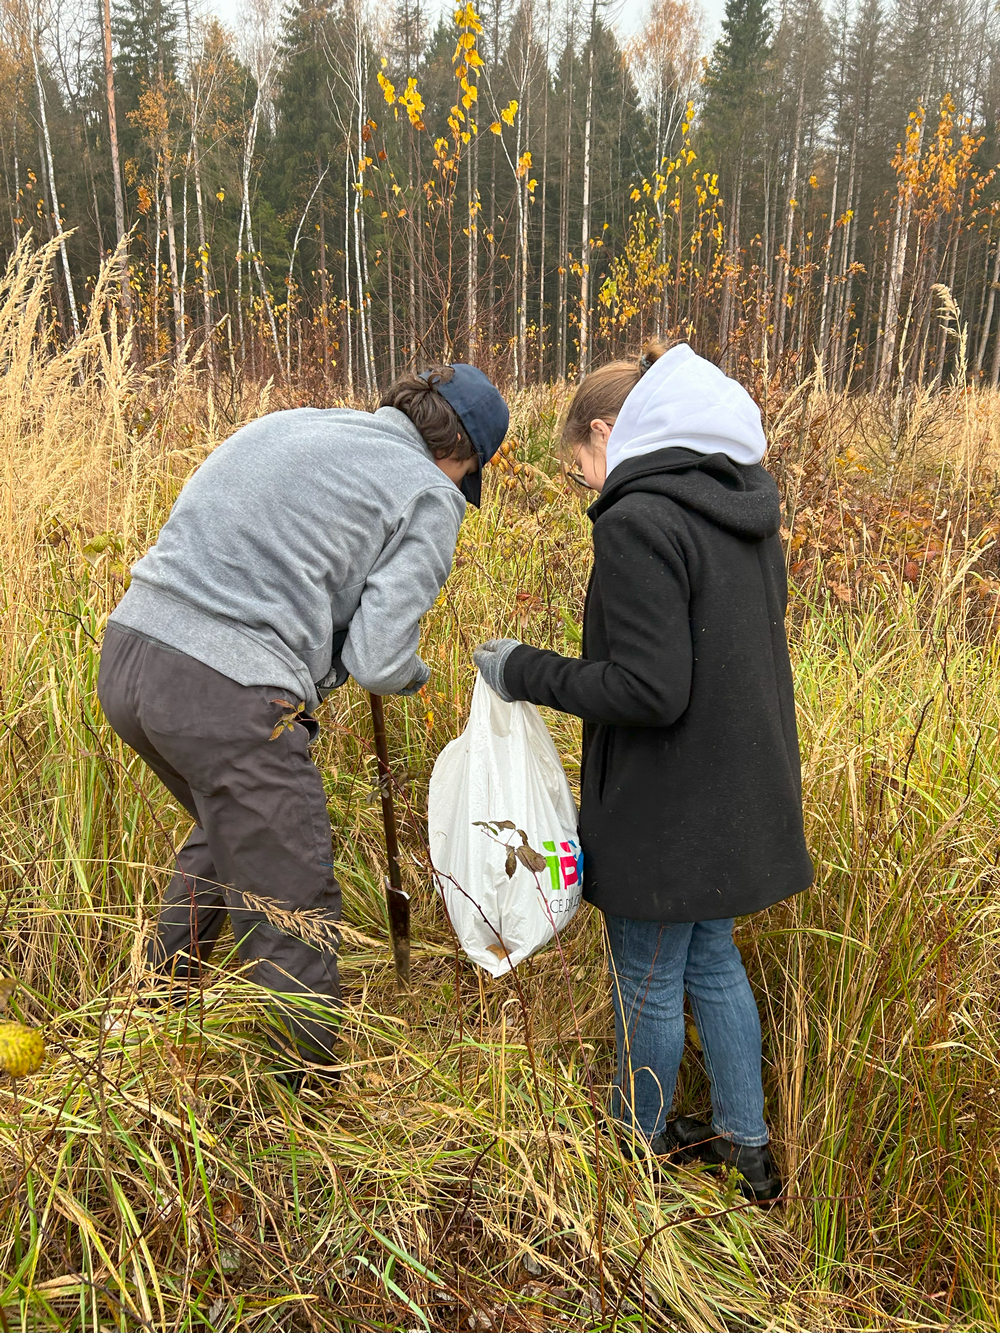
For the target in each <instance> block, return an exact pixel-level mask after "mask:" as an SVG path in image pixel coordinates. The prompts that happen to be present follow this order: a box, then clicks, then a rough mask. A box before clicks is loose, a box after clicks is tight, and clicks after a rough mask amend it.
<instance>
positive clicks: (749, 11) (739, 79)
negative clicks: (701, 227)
mask: <svg viewBox="0 0 1000 1333" xmlns="http://www.w3.org/2000/svg"><path fill="white" fill-rule="evenodd" d="M771 33H772V27H771V18H770V15H769V13H768V8H767V3H766V0H727V3H726V16H725V18H724V19H723V21H722V35H721V36H720V37H719V40H718V41H717V42H716V43H715V48H714V49H713V51H712V58H711V60H710V61H709V65H708V69H707V71H706V74H705V85H704V86H705V105H704V111H703V113H702V125H703V130H704V134H705V136H706V138H707V140H708V144H709V147H710V150H711V151H712V154H713V156H714V158H715V161H716V163H717V164H718V165H720V166H721V165H723V159H724V157H725V156H726V153H727V150H731V148H732V147H733V145H734V144H735V143H736V142H740V143H742V144H743V145H744V146H745V145H746V141H747V137H748V134H750V133H752V131H753V130H754V129H756V128H757V127H758V125H759V120H760V101H761V92H762V88H763V82H764V72H765V67H766V64H767V58H768V54H769V51H770V43H771Z"/></svg>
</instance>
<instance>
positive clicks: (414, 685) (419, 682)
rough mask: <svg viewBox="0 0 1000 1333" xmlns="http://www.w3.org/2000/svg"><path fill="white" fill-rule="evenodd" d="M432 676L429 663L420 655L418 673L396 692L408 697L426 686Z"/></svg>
mask: <svg viewBox="0 0 1000 1333" xmlns="http://www.w3.org/2000/svg"><path fill="white" fill-rule="evenodd" d="M430 678H431V669H430V667H429V666H428V665H427V663H426V662H421V660H420V658H419V657H418V658H417V674H416V675H415V676H414V677H413V679H412V680H411V681H410V683H409V684H408V685H404V686H403V688H402V689H401V690H397V691H396V693H397V694H398V695H400V696H402V697H403V698H406V697H407V696H408V695H410V694H416V693H417V692H418V691H419V690H422V689H423V688H424V686H425V685H426V684H427V682H428V681H429V680H430Z"/></svg>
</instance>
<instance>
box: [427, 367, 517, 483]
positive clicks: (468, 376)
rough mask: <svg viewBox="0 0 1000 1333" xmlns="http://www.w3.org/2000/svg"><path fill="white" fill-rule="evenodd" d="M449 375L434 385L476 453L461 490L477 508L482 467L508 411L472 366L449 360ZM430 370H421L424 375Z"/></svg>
mask: <svg viewBox="0 0 1000 1333" xmlns="http://www.w3.org/2000/svg"><path fill="white" fill-rule="evenodd" d="M451 368H452V371H453V372H454V373H453V374H452V377H451V379H450V380H448V381H444V380H437V381H436V383H435V385H434V388H435V389H436V390H437V391H438V393H439V394H440V395H441V397H442V398H443V399H444V400H445V402H447V403H450V404H451V406H452V407H453V408H454V409H455V414H456V416H457V417H458V419H459V421H460V422H461V423H462V429H463V430H464V431H465V433H466V435H467V436H468V437H469V443H470V444H471V445H472V447H473V448H474V449H475V451H476V453H477V455H478V456H479V467H478V468H477V469H476V471H475V472H470V473H469V475H468V476H466V477H463V478H462V485H461V487H460V489H461V491H462V494H463V495H464V496H465V498H466V499H467V500H468V501H469V503H470V504H474V505H475V506H476V507H477V508H478V507H479V502H480V501H481V499H482V497H483V468H484V467H485V466H486V464H487V463H488V462H489V461H490V459H491V458H492V457H493V455H494V454H495V453H496V451H497V450H498V449H499V448H500V446H501V444H503V437H504V436H505V435H506V434H507V427H508V426H509V425H510V412H509V410H508V408H507V404H506V403H505V402H504V400H503V398H502V397H501V394H500V390H499V389H498V388H497V387H496V385H495V384H494V383H493V381H492V380H491V379H489V378H488V377H487V376H486V375H484V374H483V372H482V371H481V370H479V369H478V367H476V366H467V365H465V364H464V363H463V362H461V361H455V362H452V367H451ZM433 373H434V372H433V371H430V370H428V371H425V372H424V374H423V376H422V378H423V379H427V378H429V376H430V375H432V374H433Z"/></svg>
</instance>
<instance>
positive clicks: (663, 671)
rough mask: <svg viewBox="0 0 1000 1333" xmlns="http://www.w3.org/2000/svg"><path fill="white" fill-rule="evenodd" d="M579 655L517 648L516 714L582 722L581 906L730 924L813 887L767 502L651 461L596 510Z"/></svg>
mask: <svg viewBox="0 0 1000 1333" xmlns="http://www.w3.org/2000/svg"><path fill="white" fill-rule="evenodd" d="M590 517H591V519H592V521H593V524H594V568H593V572H592V574H591V579H590V588H589V590H588V593H587V605H586V610H585V612H584V622H583V655H582V657H581V658H568V657H561V656H560V655H559V654H558V653H551V652H544V651H542V650H541V649H538V648H529V647H527V646H522V647H520V648H516V649H515V650H514V652H513V653H511V655H510V657H509V658H508V659H507V661H506V663H505V667H504V685H505V687H506V689H507V690H508V692H509V693H510V694H511V695H512V696H513V697H514V698H515V699H530V700H531V701H532V702H533V703H537V704H547V705H549V706H550V707H552V708H558V709H560V710H561V711H563V712H565V713H575V714H576V715H577V716H578V717H582V718H583V719H584V722H585V724H586V725H585V727H584V761H583V772H582V777H581V786H582V803H581V809H580V840H581V842H582V844H583V853H584V886H583V892H584V897H585V898H587V899H588V901H590V902H592V903H593V904H594V905H595V906H596V907H599V908H600V909H601V910H602V911H604V912H608V913H610V914H611V915H613V916H624V917H632V918H634V919H637V920H644V921H699V920H716V919H719V918H723V917H729V916H742V915H745V914H747V913H749V912H757V911H760V910H761V909H762V908H764V907H769V906H770V905H771V904H772V903H775V902H778V901H780V900H781V899H782V898H788V897H790V896H791V895H792V894H794V893H799V892H801V890H803V889H805V888H807V887H808V885H809V884H810V883H811V882H812V875H813V870H812V863H811V862H810V860H809V854H808V852H807V851H806V845H805V838H804V835H803V830H802V800H801V773H800V763H799V745H798V734H797V731H796V725H795V701H794V698H793V694H792V673H791V667H790V665H789V661H788V645H787V641H786V638H785V606H786V602H787V586H786V581H785V562H784V557H783V553H782V548H781V543H780V540H779V538H778V535H777V533H778V527H779V522H780V510H779V504H778V492H777V487H776V486H775V484H774V482H773V481H772V479H771V477H770V476H769V475H768V474H767V473H766V472H765V471H764V469H763V468H762V467H744V466H741V465H739V464H736V463H733V462H731V461H730V460H729V459H728V458H727V457H726V456H725V455H723V454H713V455H711V456H710V457H705V456H703V455H699V454H695V453H692V452H691V451H689V450H686V449H669V448H668V449H661V450H659V451H657V452H656V453H652V454H648V455H646V456H645V457H641V458H634V459H629V460H626V461H625V462H624V463H621V464H620V465H619V466H618V467H616V468H615V470H614V472H613V473H612V474H611V476H610V478H609V481H608V484H607V485H606V487H605V489H604V491H603V492H602V494H601V497H600V499H599V500H597V502H596V503H595V504H594V505H592V507H591V509H590Z"/></svg>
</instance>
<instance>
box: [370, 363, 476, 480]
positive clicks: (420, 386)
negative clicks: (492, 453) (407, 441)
mask: <svg viewBox="0 0 1000 1333" xmlns="http://www.w3.org/2000/svg"><path fill="white" fill-rule="evenodd" d="M454 373H455V372H454V371H453V370H452V368H451V366H431V367H430V369H429V371H428V372H427V378H426V379H424V378H423V377H422V376H421V375H415V374H413V373H407V374H406V375H400V377H399V379H397V380H393V382H392V384H390V385H389V387H388V389H386V391H385V393H384V395H383V396H382V401H381V403H380V404H379V406H380V407H395V408H396V409H397V410H398V411H400V412H402V413H403V414H404V415H405V416H408V417H409V418H410V420H411V421H412V422H413V424H414V425H415V426H416V428H417V430H418V431H419V432H420V434H421V435H422V436H423V437H424V443H425V444H426V445H427V448H428V449H429V450H430V451H431V453H432V454H433V455H434V457H435V458H457V459H458V460H459V461H461V460H462V459H464V458H472V457H473V456H474V454H475V452H476V451H475V447H474V446H473V444H472V442H471V440H469V438H468V436H467V435H466V434H465V433H464V431H463V430H462V423H461V422H460V421H459V419H458V414H457V413H456V411H455V409H454V408H453V407H452V405H451V403H449V402H448V401H447V400H446V399H444V398H442V396H441V395H440V394H439V393H438V391H437V387H436V386H437V385H438V384H447V383H448V381H449V380H450V379H451V377H452V375H454Z"/></svg>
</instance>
